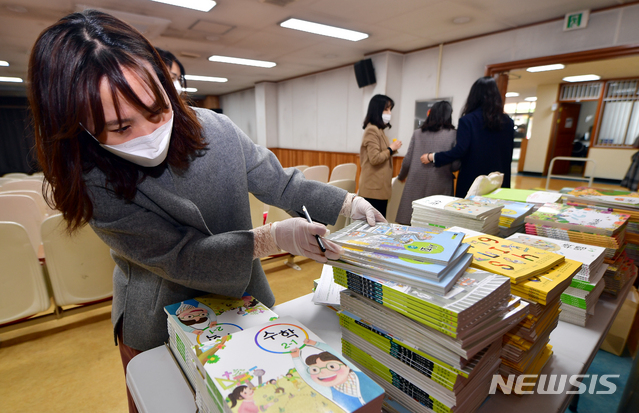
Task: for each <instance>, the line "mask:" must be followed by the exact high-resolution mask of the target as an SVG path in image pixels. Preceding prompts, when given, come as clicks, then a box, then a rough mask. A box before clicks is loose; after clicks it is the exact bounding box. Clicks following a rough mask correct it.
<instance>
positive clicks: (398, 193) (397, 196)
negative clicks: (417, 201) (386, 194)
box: [386, 177, 404, 223]
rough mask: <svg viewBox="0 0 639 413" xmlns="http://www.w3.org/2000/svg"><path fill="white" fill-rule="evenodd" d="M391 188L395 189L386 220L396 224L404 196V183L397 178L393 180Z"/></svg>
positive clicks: (387, 208)
mask: <svg viewBox="0 0 639 413" xmlns="http://www.w3.org/2000/svg"><path fill="white" fill-rule="evenodd" d="M391 186H392V188H393V189H392V191H393V192H391V197H390V199H389V200H388V206H387V207H386V220H387V221H388V222H391V223H394V222H395V218H397V210H398V209H399V202H400V201H401V200H402V194H403V193H404V183H403V182H401V181H400V180H399V179H397V177H395V178H393V181H392V183H391Z"/></svg>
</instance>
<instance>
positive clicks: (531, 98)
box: [524, 96, 537, 102]
mask: <svg viewBox="0 0 639 413" xmlns="http://www.w3.org/2000/svg"><path fill="white" fill-rule="evenodd" d="M524 100H526V101H528V102H536V101H537V97H536V96H531V97H529V98H524Z"/></svg>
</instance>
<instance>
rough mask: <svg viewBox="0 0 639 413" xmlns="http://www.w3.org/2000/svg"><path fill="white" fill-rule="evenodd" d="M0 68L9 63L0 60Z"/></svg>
mask: <svg viewBox="0 0 639 413" xmlns="http://www.w3.org/2000/svg"><path fill="white" fill-rule="evenodd" d="M0 66H9V62H7V61H6V60H0Z"/></svg>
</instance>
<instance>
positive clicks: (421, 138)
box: [395, 129, 461, 225]
mask: <svg viewBox="0 0 639 413" xmlns="http://www.w3.org/2000/svg"><path fill="white" fill-rule="evenodd" d="M455 136H456V132H455V130H446V129H442V130H439V131H437V132H429V131H427V132H422V130H421V129H417V130H416V131H415V132H413V136H412V137H411V138H410V144H409V145H408V150H407V151H406V156H405V157H404V161H403V162H402V168H401V170H400V171H399V175H397V178H398V179H400V180H403V179H406V184H405V186H404V192H403V193H402V199H401V201H400V202H399V207H398V208H397V216H396V218H395V221H397V222H398V223H400V224H404V225H410V222H411V217H412V215H413V201H414V200H416V199H421V198H425V197H427V196H430V195H453V193H454V191H453V184H454V181H455V176H454V175H453V172H455V171H457V170H458V169H459V167H460V165H461V162H460V161H455V162H453V163H451V164H449V165H447V166H445V167H441V168H435V165H433V164H432V163H429V164H428V165H424V164H423V163H422V161H421V159H420V157H421V156H422V155H423V154H425V153H431V152H440V151H448V150H450V149H452V148H453V147H455Z"/></svg>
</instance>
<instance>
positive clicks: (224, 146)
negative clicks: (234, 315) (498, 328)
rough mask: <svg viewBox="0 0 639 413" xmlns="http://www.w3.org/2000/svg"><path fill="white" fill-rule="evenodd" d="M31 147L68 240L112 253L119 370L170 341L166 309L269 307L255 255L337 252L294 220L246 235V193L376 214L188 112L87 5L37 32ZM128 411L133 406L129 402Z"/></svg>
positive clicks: (162, 74)
mask: <svg viewBox="0 0 639 413" xmlns="http://www.w3.org/2000/svg"><path fill="white" fill-rule="evenodd" d="M29 102H30V104H31V109H32V111H33V118H34V124H35V128H34V130H35V139H36V150H37V154H38V160H39V163H40V166H41V167H42V169H43V172H44V176H45V178H46V179H47V182H48V183H49V185H50V188H49V191H50V194H48V195H50V196H51V198H50V199H52V201H53V203H54V205H55V207H57V209H58V210H59V211H60V212H62V214H63V216H64V219H65V221H66V223H67V227H68V229H69V232H73V231H74V230H77V229H78V228H80V227H81V226H83V225H85V224H89V225H91V227H92V228H93V230H94V231H95V232H96V234H98V236H99V237H100V238H101V239H102V240H103V241H104V242H105V243H106V244H107V245H109V247H111V255H112V257H113V259H114V260H115V262H116V267H115V270H114V273H113V306H112V312H111V320H112V322H113V329H114V335H115V337H116V343H118V345H119V347H120V353H121V358H122V363H123V366H124V369H125V371H126V366H127V363H128V362H129V360H130V359H131V358H132V357H134V356H135V355H136V354H138V353H140V352H142V351H145V350H148V349H151V348H153V347H157V346H159V345H162V343H164V342H166V341H167V339H168V332H167V327H166V315H165V314H164V311H163V308H164V307H165V306H167V305H170V304H174V303H177V302H180V301H184V300H186V299H189V298H195V297H198V296H201V295H204V294H207V293H216V294H221V295H227V296H232V297H241V296H242V294H243V293H245V292H246V293H248V294H250V295H253V296H254V297H256V298H257V299H258V300H260V301H261V302H263V303H264V304H266V305H267V306H272V305H273V304H274V301H275V299H274V297H273V293H272V292H271V289H270V287H269V285H268V282H267V280H266V276H265V275H264V271H263V270H262V267H261V265H260V260H259V258H261V257H265V256H268V255H271V254H274V253H276V252H278V251H279V250H284V251H288V252H291V253H292V254H294V255H304V256H306V257H309V258H313V259H315V260H318V261H323V262H326V259H327V258H331V259H336V258H338V257H339V256H340V254H341V248H339V246H337V245H335V244H333V243H332V242H330V241H328V240H324V244H325V246H326V251H322V250H320V247H319V246H318V240H317V239H316V238H315V236H316V235H319V236H322V235H324V234H325V231H326V228H325V227H324V225H321V224H316V223H308V222H307V221H306V220H305V219H302V218H291V219H286V220H283V221H280V222H277V223H275V224H272V225H265V226H262V227H258V228H252V224H251V216H250V207H249V193H253V194H254V195H255V196H256V197H257V198H258V199H260V200H261V201H263V202H265V203H267V204H269V205H275V206H277V207H279V208H282V209H285V210H287V211H291V213H298V214H301V212H302V206H303V205H305V206H306V207H307V208H308V210H309V212H310V214H311V216H313V217H314V218H315V219H317V220H318V221H319V222H323V223H334V222H335V221H336V219H337V217H338V214H342V215H346V216H350V217H351V218H354V219H362V218H365V219H366V220H367V221H368V222H369V223H370V224H371V225H375V222H376V221H383V220H384V219H383V217H382V216H381V214H379V212H377V211H375V209H374V208H373V207H372V206H371V205H370V204H369V203H368V202H367V201H366V200H364V199H363V198H361V197H355V196H354V195H353V194H347V193H346V191H344V190H342V189H338V188H335V187H332V186H329V185H326V184H321V183H319V182H316V181H310V180H307V179H304V176H303V175H302V174H301V173H300V172H299V171H298V170H297V169H295V168H290V169H286V170H285V169H283V168H282V166H281V165H280V163H279V162H278V160H277V158H276V157H275V155H273V153H272V152H270V151H269V150H267V149H265V148H262V147H260V146H258V145H256V144H254V143H253V142H252V141H251V140H250V139H249V137H248V136H246V135H245V134H244V133H243V132H242V131H241V130H240V129H239V128H238V127H237V126H235V125H234V124H233V123H232V122H231V121H230V120H229V119H228V118H227V117H225V116H222V115H218V114H216V113H214V112H212V111H210V110H207V109H198V108H190V107H187V106H186V105H185V104H184V102H183V101H182V100H181V99H180V97H179V95H178V93H177V91H176V89H175V87H173V85H172V83H171V76H170V74H169V72H168V70H167V67H166V66H165V65H164V64H163V63H162V60H161V58H160V56H159V54H158V53H157V51H156V50H155V49H154V48H153V46H152V45H151V44H150V43H149V42H148V40H146V39H145V38H144V37H143V36H142V35H141V34H140V33H139V32H138V31H137V30H135V29H133V28H132V27H131V26H129V25H127V24H126V23H124V22H122V21H120V20H118V19H116V18H114V17H113V16H110V15H108V14H104V13H101V12H98V11H95V10H87V11H84V12H82V13H74V14H71V15H69V16H67V17H64V18H63V19H61V20H60V21H59V22H57V23H55V24H54V25H53V26H51V27H49V28H47V29H45V31H44V32H42V34H40V36H39V38H38V40H37V41H36V43H35V45H34V47H33V49H32V53H31V58H30V61H29ZM129 409H130V410H131V411H135V405H134V403H133V402H132V399H131V397H130V395H129Z"/></svg>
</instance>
